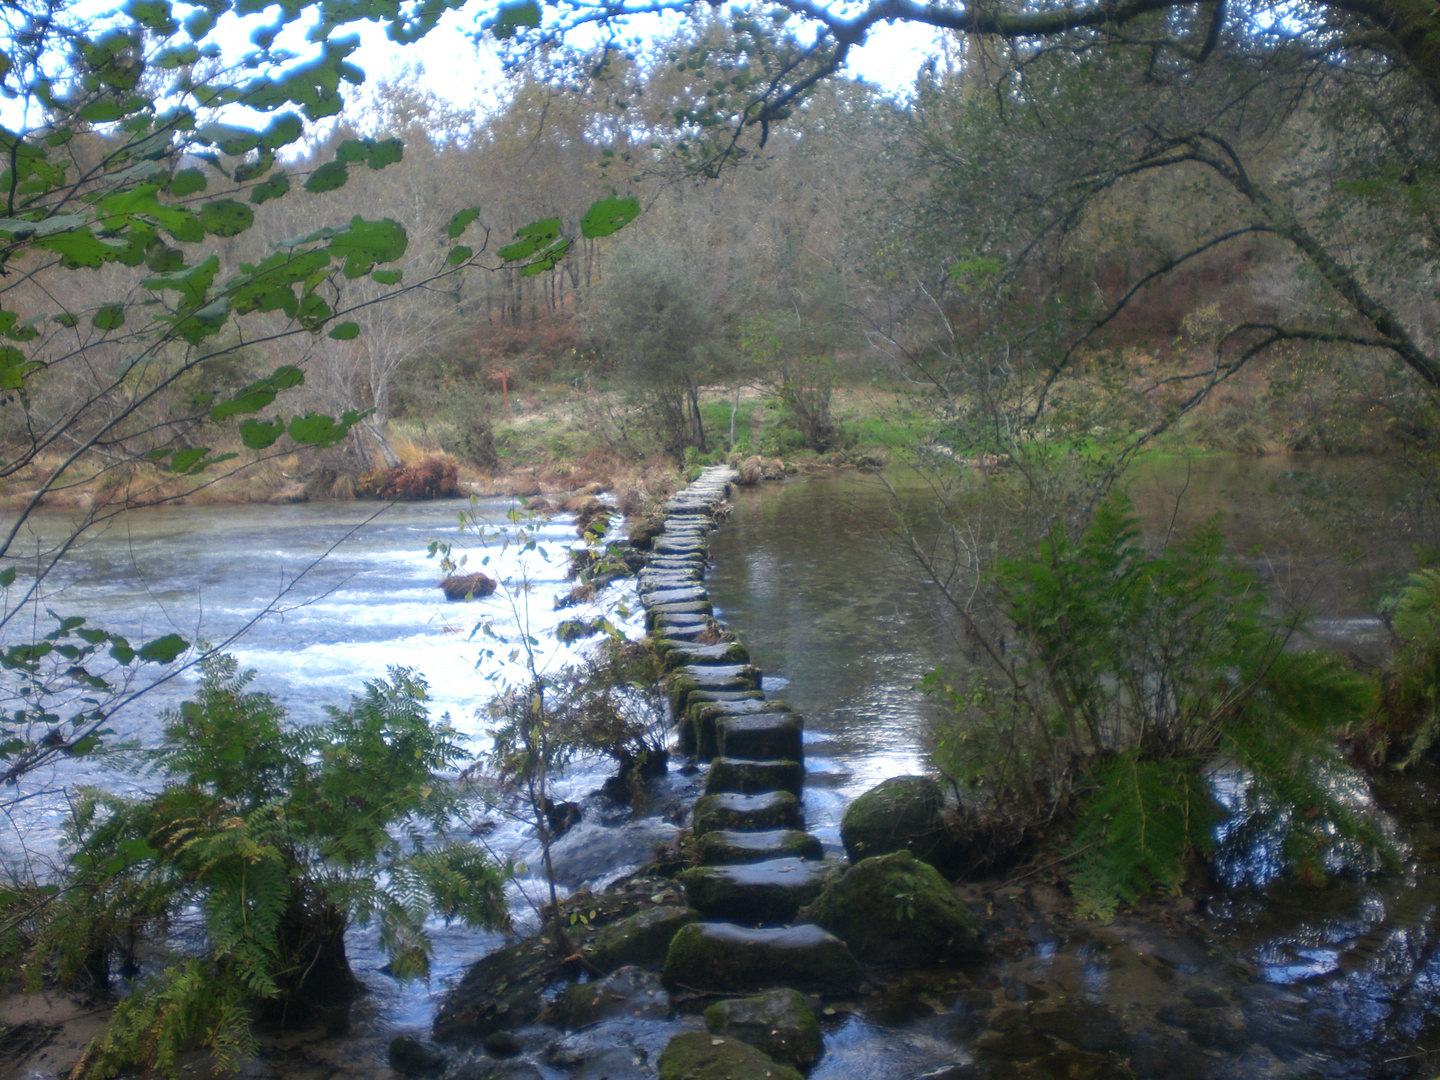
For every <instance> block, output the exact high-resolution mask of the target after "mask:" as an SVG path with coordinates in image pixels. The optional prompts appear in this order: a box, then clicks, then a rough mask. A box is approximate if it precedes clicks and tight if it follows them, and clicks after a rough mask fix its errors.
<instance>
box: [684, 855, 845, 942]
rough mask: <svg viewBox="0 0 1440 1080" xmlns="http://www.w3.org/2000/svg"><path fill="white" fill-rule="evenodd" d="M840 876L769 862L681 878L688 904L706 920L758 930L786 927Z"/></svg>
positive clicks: (817, 867) (791, 862) (807, 864)
mask: <svg viewBox="0 0 1440 1080" xmlns="http://www.w3.org/2000/svg"><path fill="white" fill-rule="evenodd" d="M840 872H841V867H840V864H839V863H827V862H823V861H815V860H812V859H767V860H765V861H764V862H753V863H734V864H731V865H727V866H695V867H692V868H691V869H689V870H686V871H684V872H682V873H681V874H680V878H679V880H680V885H681V887H682V888H684V890H685V899H686V900H687V901H689V903H690V906H691V907H692V908H694V909H695V910H696V911H698V912H700V913H701V914H702V915H708V916H710V917H712V918H717V919H730V920H732V921H734V922H738V923H746V924H749V925H751V926H758V925H760V924H762V923H787V922H790V921H791V920H792V919H794V918H795V913H796V912H797V911H799V910H800V909H801V908H802V907H804V906H805V905H806V904H808V903H810V902H811V901H812V900H814V899H815V898H816V897H817V896H819V895H820V890H821V889H823V888H824V887H825V885H826V883H827V882H828V881H830V879H831V878H832V877H834V876H835V875H836V874H838V873H840Z"/></svg>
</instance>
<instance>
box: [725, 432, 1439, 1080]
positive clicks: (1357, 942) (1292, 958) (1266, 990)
mask: <svg viewBox="0 0 1440 1080" xmlns="http://www.w3.org/2000/svg"><path fill="white" fill-rule="evenodd" d="M1392 482H1393V477H1392V476H1391V475H1390V474H1388V473H1385V472H1384V471H1383V470H1381V471H1377V469H1376V468H1375V467H1374V466H1373V465H1372V463H1370V462H1365V461H1350V462H1346V461H1341V462H1334V461H1325V460H1323V459H1321V460H1307V459H1295V458H1290V459H1283V458H1282V459H1277V458H1268V459H1242V460H1235V459H1202V460H1199V461H1196V462H1193V463H1190V464H1188V465H1187V463H1186V462H1184V461H1180V462H1166V463H1164V464H1161V465H1157V466H1152V467H1149V468H1147V469H1146V470H1144V471H1143V472H1142V473H1141V474H1140V475H1139V476H1138V477H1137V478H1136V479H1135V480H1134V481H1133V483H1132V486H1131V493H1132V496H1133V497H1134V499H1135V502H1136V505H1137V508H1138V510H1139V511H1140V513H1141V515H1142V518H1143V520H1144V522H1145V527H1146V532H1147V535H1149V536H1151V537H1152V539H1155V540H1157V541H1158V540H1159V539H1160V538H1162V537H1163V536H1164V535H1165V532H1166V531H1167V530H1169V529H1171V528H1173V529H1174V530H1175V531H1176V532H1177V533H1179V534H1180V535H1184V534H1186V533H1188V532H1189V531H1190V530H1191V529H1193V528H1194V526H1195V525H1197V524H1199V523H1200V522H1202V521H1204V520H1207V519H1208V518H1210V517H1211V516H1213V515H1217V514H1218V515H1220V517H1221V519H1222V527H1223V528H1224V530H1225V532H1226V535H1227V540H1228V543H1229V548H1230V550H1231V551H1232V553H1234V554H1235V555H1236V556H1237V557H1239V558H1241V559H1242V560H1243V561H1245V562H1246V563H1247V564H1248V565H1250V566H1251V567H1252V568H1254V569H1255V570H1256V572H1257V573H1259V574H1260V575H1261V576H1262V578H1264V579H1265V580H1266V583H1267V585H1268V586H1269V587H1270V588H1271V589H1272V591H1273V593H1274V594H1275V595H1276V597H1277V602H1278V603H1281V604H1286V605H1290V604H1296V605H1303V606H1304V607H1305V608H1306V609H1307V610H1308V611H1309V612H1311V613H1312V615H1313V616H1314V623H1313V625H1312V637H1313V638H1314V639H1315V640H1316V641H1317V642H1319V643H1322V644H1325V645H1327V646H1330V647H1337V648H1339V649H1341V650H1343V651H1346V652H1349V653H1352V654H1355V655H1358V656H1361V657H1364V658H1366V659H1370V660H1378V659H1380V658H1382V657H1383V655H1384V651H1385V648H1386V644H1387V637H1386V632H1385V628H1384V625H1383V623H1382V622H1381V621H1380V620H1379V619H1378V618H1377V617H1376V615H1375V614H1374V603H1375V599H1376V597H1377V596H1378V595H1380V594H1381V593H1382V592H1383V591H1384V590H1385V589H1386V588H1389V587H1393V584H1394V583H1395V582H1396V581H1397V580H1399V579H1401V578H1402V577H1403V572H1404V570H1405V569H1406V568H1407V567H1408V566H1410V565H1412V559H1413V550H1414V546H1415V545H1416V543H1418V542H1419V538H1417V537H1416V536H1413V535H1409V534H1407V533H1405V532H1403V531H1401V530H1399V529H1389V530H1387V529H1380V530H1377V531H1375V532H1373V533H1364V534H1362V533H1360V532H1358V531H1350V532H1347V531H1346V529H1344V528H1339V527H1337V526H1338V525H1343V522H1340V521H1338V520H1337V519H1336V518H1335V517H1333V516H1326V514H1327V511H1326V506H1327V505H1329V506H1331V507H1334V506H1335V505H1336V501H1335V500H1336V499H1341V498H1342V497H1343V498H1348V499H1350V500H1351V511H1352V512H1353V513H1354V514H1355V517H1356V520H1362V519H1364V518H1365V517H1366V516H1367V515H1369V516H1370V517H1371V518H1372V519H1373V520H1375V521H1380V520H1382V519H1383V515H1384V513H1385V506H1386V496H1387V495H1388V494H1389V489H1390V487H1391V486H1392ZM1182 493H1183V497H1181V498H1179V502H1178V509H1177V497H1180V496H1182ZM1337 493H1338V494H1337ZM1325 499H1330V500H1331V501H1330V502H1329V503H1328V504H1327V503H1326V502H1325ZM736 504H737V505H736V510H735V513H734V514H733V515H732V517H731V518H730V520H729V522H728V523H727V525H726V527H725V528H724V529H723V530H722V531H721V532H720V533H719V534H717V536H716V537H715V539H714V541H713V552H714V555H715V560H716V569H715V573H714V577H713V581H712V597H713V600H714V602H715V604H716V605H717V607H719V608H720V609H721V610H722V613H723V616H724V617H725V618H726V619H727V620H728V621H729V622H730V623H731V624H732V625H733V627H734V628H735V629H736V630H737V631H738V633H739V634H740V636H741V638H742V639H743V640H744V642H745V644H746V647H747V648H748V649H749V650H750V653H751V655H752V657H753V658H754V660H755V662H756V663H757V664H759V665H760V666H761V668H762V669H763V670H764V671H765V672H766V673H767V684H766V685H767V688H770V687H771V685H772V683H771V680H770V678H769V674H770V673H771V672H774V673H777V674H778V675H779V676H781V677H782V678H783V679H784V680H785V687H784V690H783V695H784V696H785V697H786V698H787V699H788V700H790V702H791V703H792V704H793V705H794V706H795V708H796V709H797V711H799V712H801V713H802V714H803V715H804V716H805V718H806V724H807V735H806V738H807V745H806V749H807V752H808V753H810V754H812V757H811V758H810V763H811V764H812V765H813V766H815V767H817V768H818V769H819V770H820V771H821V772H822V773H826V774H828V775H831V776H833V777H834V778H835V779H834V780H833V782H826V781H822V782H821V783H820V784H818V785H817V784H812V785H811V786H809V787H808V788H807V792H806V796H805V808H806V813H807V818H808V819H809V820H811V821H812V822H814V823H815V824H816V825H817V826H819V829H818V831H819V832H820V833H821V835H822V836H823V837H825V838H826V839H827V840H829V841H831V842H834V841H836V840H837V839H838V837H837V828H836V826H837V823H838V820H839V818H840V816H841V815H842V814H843V812H844V807H845V805H846V804H847V803H848V801H849V800H850V799H851V798H853V797H854V796H855V795H857V794H859V793H860V792H861V791H864V790H865V789H867V788H868V787H870V786H872V785H873V784H875V783H876V782H878V781H879V780H880V779H883V778H884V777H886V776H892V775H897V774H900V773H904V772H910V771H914V770H917V769H920V768H923V766H924V761H925V752H926V731H927V728H928V726H929V724H930V722H931V721H932V720H933V719H934V718H935V717H936V715H937V714H936V712H935V706H933V705H932V704H931V703H930V702H928V701H927V700H926V699H925V698H923V697H922V696H921V695H920V694H919V693H918V692H916V691H915V689H914V686H915V683H916V681H917V680H918V679H919V677H920V676H921V675H922V674H923V673H924V672H925V671H926V670H928V669H930V668H932V667H934V666H935V665H936V664H938V663H942V662H943V663H946V664H947V665H949V666H952V667H959V666H961V665H962V664H963V659H961V656H962V650H961V649H960V647H959V646H958V643H957V642H958V639H957V637H956V636H955V635H953V634H952V633H950V632H949V630H948V629H947V627H946V623H945V619H944V615H945V612H944V609H943V608H942V607H941V606H940V604H939V602H938V599H937V598H936V596H935V595H934V594H933V593H932V591H930V590H929V589H927V587H926V586H925V584H924V583H923V580H922V576H921V575H920V574H919V573H918V572H917V571H916V570H915V569H914V568H912V567H910V566H908V565H906V564H905V562H904V560H903V559H901V558H899V557H898V556H897V555H896V554H895V553H894V552H893V551H892V549H891V546H890V544H889V543H888V542H887V539H886V535H885V534H886V528H887V524H888V521H889V496H888V494H887V493H886V491H885V490H884V488H883V487H882V486H880V485H879V484H878V483H877V482H875V481H873V480H870V479H867V478H865V477H861V476H839V477H836V476H817V477H810V478H804V479H797V480H793V481H790V482H787V483H785V484H783V485H778V486H769V487H766V488H765V489H763V490H761V491H757V490H750V491H742V492H740V493H739V494H738V495H737V496H736ZM1317 508H1318V509H1317ZM1232 779H1233V778H1232ZM1218 790H1219V792H1220V793H1221V794H1222V795H1224V794H1226V792H1227V791H1228V792H1229V794H1230V795H1231V796H1232V797H1233V798H1232V801H1233V802H1234V804H1235V805H1234V806H1233V807H1232V809H1238V808H1239V807H1240V805H1241V800H1242V793H1241V785H1240V784H1239V783H1238V782H1232V783H1230V784H1229V785H1228V787H1227V785H1226V784H1224V783H1221V784H1219V786H1218ZM1436 791H1440V780H1437V779H1436V778H1429V779H1426V780H1423V781H1421V780H1415V779H1413V778H1407V779H1406V780H1405V781H1404V782H1403V784H1399V783H1397V784H1393V785H1387V786H1386V787H1385V788H1384V789H1383V790H1381V791H1380V792H1379V793H1378V795H1379V799H1378V801H1379V803H1380V805H1381V807H1382V808H1383V809H1384V810H1385V811H1387V812H1388V813H1389V814H1391V815H1393V817H1394V819H1395V822H1396V825H1395V828H1397V829H1398V836H1399V837H1400V838H1401V839H1403V840H1404V841H1406V842H1407V843H1408V845H1409V847H1408V848H1406V847H1404V846H1403V845H1402V847H1401V851H1402V854H1403V857H1404V858H1406V860H1407V862H1406V865H1405V867H1404V870H1403V872H1402V873H1399V874H1394V873H1391V874H1385V875H1376V876H1372V877H1370V878H1363V879H1361V878H1356V877H1354V876H1353V875H1352V876H1350V877H1344V876H1342V877H1340V878H1338V879H1333V880H1332V881H1330V882H1328V883H1326V884H1323V885H1304V884H1302V883H1297V882H1295V881H1294V880H1293V879H1291V878H1286V879H1284V880H1283V881H1281V882H1280V883H1279V884H1275V878H1276V872H1277V867H1278V865H1279V863H1280V861H1281V858H1282V854H1281V852H1280V851H1279V850H1278V848H1275V847H1274V846H1273V835H1271V834H1263V835H1262V834H1257V835H1255V836H1250V837H1248V838H1247V837H1245V836H1244V835H1243V834H1242V830H1241V827H1240V824H1239V823H1238V821H1236V820H1235V819H1232V820H1231V822H1230V824H1229V826H1228V827H1229V828H1230V829H1231V830H1232V835H1230V836H1228V837H1225V836H1222V837H1219V838H1218V839H1220V840H1221V841H1222V842H1224V841H1227V840H1228V842H1225V843H1222V848H1221V851H1222V858H1221V860H1220V865H1219V870H1220V872H1221V877H1222V879H1223V880H1225V881H1227V882H1228V884H1229V885H1230V886H1232V887H1234V890H1235V891H1233V892H1229V891H1227V892H1225V893H1220V894H1217V895H1216V896H1215V897H1214V898H1212V899H1211V900H1210V901H1209V902H1208V904H1207V906H1206V910H1205V915H1206V918H1207V920H1208V922H1207V926H1208V928H1209V932H1211V933H1213V934H1215V935H1216V936H1217V938H1219V939H1220V940H1223V941H1225V942H1227V943H1228V944H1229V945H1230V946H1231V947H1233V948H1235V949H1236V950H1237V951H1238V952H1239V954H1240V955H1241V956H1243V957H1244V958H1245V959H1246V967H1245V968H1244V969H1243V970H1240V971H1227V972H1225V973H1224V978H1226V979H1229V980H1233V981H1235V982H1236V983H1237V984H1238V985H1237V988H1236V990H1235V994H1236V999H1237V1000H1238V1001H1239V1002H1240V1003H1241V1005H1240V1008H1239V1009H1238V1010H1237V1011H1236V1013H1235V1014H1234V1020H1235V1023H1236V1024H1237V1025H1240V1026H1239V1027H1238V1028H1237V1031H1239V1032H1240V1035H1238V1036H1237V1038H1238V1039H1241V1041H1242V1042H1243V1043H1245V1044H1246V1045H1248V1046H1249V1049H1245V1047H1244V1046H1243V1045H1242V1046H1237V1047H1236V1053H1237V1058H1233V1059H1232V1058H1228V1057H1225V1056H1223V1055H1221V1056H1215V1055H1216V1054H1217V1052H1216V1051H1215V1050H1213V1049H1212V1050H1210V1051H1207V1053H1208V1054H1210V1055H1212V1056H1211V1058H1210V1060H1211V1062H1212V1065H1211V1066H1207V1067H1205V1069H1203V1070H1202V1071H1201V1072H1200V1073H1197V1075H1227V1076H1230V1075H1235V1076H1239V1075H1265V1074H1269V1075H1277V1076H1280V1075H1295V1076H1302V1075H1315V1076H1326V1077H1342V1076H1343V1077H1362V1076H1394V1077H1402V1076H1403V1077H1411V1076H1433V1075H1434V1074H1435V1071H1436V1068H1435V1066H1436V1065H1437V1064H1440V1030H1437V1025H1436V1024H1435V1022H1434V1021H1435V1013H1436V993H1437V991H1440V936H1437V927H1436V925H1435V922H1436V918H1437V912H1440V874H1437V873H1436V872H1435V871H1436V868H1437V855H1440V832H1437V826H1436V824H1435V823H1437V822H1440V813H1437V812H1436V811H1437V810H1440V807H1437V806H1436V805H1435V803H1436V797H1435V795H1434V794H1433V793H1434V792H1436ZM1354 794H1355V802H1356V803H1357V805H1362V806H1363V805H1365V804H1367V803H1370V802H1371V799H1370V797H1369V795H1368V794H1367V793H1366V792H1365V791H1364V790H1357V791H1356V792H1355V793H1354ZM1267 845H1268V846H1267ZM1333 869H1336V870H1343V869H1344V867H1342V866H1340V865H1339V864H1338V863H1337V864H1336V865H1335V866H1334V867H1333ZM1267 884H1269V885H1271V887H1270V888H1269V889H1264V888H1261V887H1260V886H1264V885H1267ZM1054 948H1055V946H1054V944H1053V943H1047V942H1043V941H1042V942H1038V943H1036V944H1035V945H1034V947H1033V948H1032V949H1031V950H1030V951H1029V952H1027V953H1026V954H1025V955H1026V956H1028V957H1029V959H1028V960H1027V961H1026V963H1027V964H1028V965H1030V966H1031V967H1032V968H1033V969H1034V970H1035V971H1036V972H1037V973H1038V972H1039V971H1040V970H1041V968H1043V967H1044V966H1045V965H1046V964H1047V963H1049V962H1050V957H1051V956H1052V955H1053V953H1054ZM1047 950H1048V951H1047ZM1083 951H1084V949H1083V948H1080V949H1078V950H1075V952H1076V956H1075V959H1076V960H1079V961H1081V963H1080V970H1079V971H1078V972H1077V974H1078V979H1077V987H1076V989H1077V991H1078V992H1079V993H1081V994H1082V996H1089V997H1093V998H1097V999H1098V998H1099V997H1100V996H1101V995H1103V994H1106V993H1110V994H1111V995H1112V996H1113V994H1114V992H1115V991H1114V988H1113V987H1111V986H1110V985H1109V983H1110V979H1111V973H1110V970H1109V968H1107V966H1106V965H1105V964H1104V963H1101V962H1098V958H1097V960H1096V961H1095V962H1087V961H1086V960H1085V959H1084V958H1083V957H1082V956H1080V955H1079V954H1080V953H1082V952H1083ZM1179 970H1182V971H1189V972H1192V973H1194V977H1196V978H1201V977H1202V976H1203V973H1204V972H1206V971H1207V970H1208V969H1207V968H1206V967H1205V958H1204V957H1203V956H1202V957H1198V958H1196V959H1194V960H1192V961H1191V962H1190V963H1189V964H1188V965H1186V964H1182V965H1181V966H1180V968H1179ZM1214 974H1215V973H1213V972H1211V975H1210V977H1213V976H1214ZM1137 1004H1144V1003H1143V1002H1138V1003H1137ZM904 1030H905V1031H906V1032H908V1034H909V1036H911V1037H912V1038H914V1039H919V1040H921V1041H923V1039H924V1036H925V1034H926V1033H925V1032H923V1031H919V1030H916V1029H914V1028H913V1027H907V1028H905V1029H904ZM1142 1034H1143V1033H1142ZM1211 1034H1212V1035H1213V1033H1211ZM895 1037H896V1036H895V1035H894V1033H891V1035H890V1036H886V1037H885V1038H881V1037H880V1036H879V1035H877V1034H876V1031H875V1030H874V1029H873V1028H872V1027H870V1026H869V1025H866V1024H864V1023H861V1022H860V1021H858V1020H855V1021H851V1022H849V1023H847V1024H846V1025H844V1026H843V1027H842V1028H841V1030H840V1031H839V1032H838V1033H835V1034H833V1035H831V1036H828V1037H827V1040H826V1046H827V1057H826V1058H825V1059H824V1061H823V1062H822V1065H821V1066H820V1068H821V1069H839V1070H840V1071H837V1072H825V1073H824V1075H827V1076H828V1075H837V1076H838V1075H841V1074H842V1073H844V1074H846V1075H849V1073H845V1069H846V1068H848V1067H849V1066H850V1065H856V1066H862V1067H863V1071H864V1072H865V1073H867V1074H872V1075H878V1074H879V1073H876V1072H874V1062H875V1060H876V1058H877V1057H879V1058H884V1057H887V1056H888V1054H890V1053H896V1052H897V1048H895V1047H893V1046H892V1047H890V1048H889V1050H888V1051H887V1053H881V1054H876V1053H871V1050H873V1049H874V1047H875V1046H876V1045H878V1044H883V1043H886V1042H887V1041H889V1040H891V1039H893V1038H895ZM1192 1038H1195V1039H1196V1040H1197V1042H1200V1044H1201V1045H1204V1042H1203V1038H1202V1036H1201V1035H1197V1034H1193V1033H1192ZM877 1040H878V1044H877ZM1241 1050H1244V1053H1243V1054H1241V1053H1239V1051H1241ZM851 1055H857V1056H855V1057H853V1058H852V1057H851ZM932 1060H933V1059H932ZM1197 1060H1200V1061H1204V1060H1206V1059H1205V1058H1204V1057H1203V1056H1202V1057H1201V1058H1199V1059H1197ZM1226 1062H1229V1063H1228V1064H1227V1063H1226ZM1190 1068H1191V1066H1190V1065H1187V1066H1186V1070H1182V1071H1187V1072H1188V1070H1189V1069H1190ZM880 1072H883V1073H884V1074H885V1075H891V1073H890V1072H889V1071H887V1070H880ZM855 1074H856V1075H858V1074H860V1073H859V1071H858V1070H857V1071H856V1072H855ZM816 1075H820V1074H819V1073H817V1074H816ZM895 1075H900V1074H899V1073H896V1074H895ZM1157 1075H1158V1074H1157Z"/></svg>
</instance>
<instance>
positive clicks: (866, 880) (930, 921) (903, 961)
mask: <svg viewBox="0 0 1440 1080" xmlns="http://www.w3.org/2000/svg"><path fill="white" fill-rule="evenodd" d="M797 918H799V919H802V920H805V921H807V922H813V923H816V924H818V925H820V926H823V927H824V928H825V929H826V930H829V931H831V932H832V933H834V934H836V935H838V936H839V937H840V938H842V939H843V940H844V941H845V943H846V944H847V945H849V946H850V950H851V952H853V953H854V954H855V955H856V956H858V957H859V958H860V959H861V960H864V961H866V962H867V963H871V964H880V965H884V966H888V967H901V966H929V965H931V964H937V963H950V962H957V961H967V960H974V959H977V958H978V957H979V956H980V953H981V948H980V930H979V927H978V926H977V925H976V922H975V917H974V916H973V915H971V914H970V909H969V908H967V907H966V906H965V905H964V903H962V902H961V900H960V898H959V897H958V896H956V895H955V891H954V890H953V889H952V888H951V887H950V883H949V882H947V881H946V880H945V879H944V878H943V877H941V876H940V872H939V871H938V870H936V869H935V868H934V867H933V866H931V865H930V864H929V863H924V862H921V861H920V860H919V859H917V858H915V856H913V855H911V854H910V853H909V852H908V851H895V852H892V853H891V854H889V855H879V856H876V857H875V858H871V859H864V860H862V861H861V862H858V863H856V864H855V865H854V866H852V867H851V868H850V869H849V870H847V871H846V872H845V874H844V875H843V876H842V877H840V878H839V879H838V880H836V881H832V882H831V883H830V884H828V885H826V886H825V888H824V889H823V890H822V891H821V893H820V895H819V897H817V898H816V900H815V902H814V903H812V904H810V905H808V906H807V907H805V908H802V909H801V910H800V912H799V914H798V916H797Z"/></svg>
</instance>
